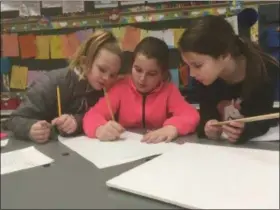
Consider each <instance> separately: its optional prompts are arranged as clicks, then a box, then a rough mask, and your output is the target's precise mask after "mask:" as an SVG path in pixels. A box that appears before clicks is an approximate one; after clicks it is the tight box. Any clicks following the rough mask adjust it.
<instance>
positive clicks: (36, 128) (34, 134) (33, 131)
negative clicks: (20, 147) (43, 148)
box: [29, 120, 51, 143]
mask: <svg viewBox="0 0 280 210" xmlns="http://www.w3.org/2000/svg"><path fill="white" fill-rule="evenodd" d="M50 133H51V125H50V124H49V123H48V122H47V121H45V120H41V121H38V122H36V123H34V124H33V125H32V126H31V128H30V131H29V137H30V138H31V139H32V140H33V141H35V142H37V143H45V142H47V141H48V140H49V137H50Z"/></svg>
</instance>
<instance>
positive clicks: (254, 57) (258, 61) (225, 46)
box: [178, 15, 279, 97]
mask: <svg viewBox="0 0 280 210" xmlns="http://www.w3.org/2000/svg"><path fill="white" fill-rule="evenodd" d="M178 45H179V49H180V51H182V52H195V53H199V54H204V55H209V56H211V57H213V58H215V59H217V58H219V57H220V56H222V55H226V54H231V55H232V56H233V57H238V56H240V55H244V56H245V58H246V62H247V66H246V77H245V79H244V85H243V89H242V96H243V97H247V96H249V95H250V93H251V91H252V90H253V89H254V88H255V87H256V86H258V85H260V84H261V83H263V82H264V81H266V80H267V79H268V77H267V69H266V66H265V62H264V61H268V62H271V63H274V64H275V65H279V64H278V62H277V61H276V60H275V59H274V58H273V57H271V56H270V55H268V54H266V53H264V52H263V51H262V50H261V48H260V47H259V46H258V45H257V44H255V43H253V42H251V41H250V40H245V39H242V38H240V37H239V36H238V35H236V34H235V32H234V30H233V28H232V26H231V25H230V23H228V22H227V21H226V20H225V19H224V18H223V17H221V16H213V15H209V16H205V17H203V18H201V19H199V20H197V21H195V22H193V25H191V27H190V28H189V29H188V30H186V31H185V32H184V33H183V34H182V36H181V38H180V39H179V43H178Z"/></svg>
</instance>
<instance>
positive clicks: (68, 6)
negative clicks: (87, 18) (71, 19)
mask: <svg viewBox="0 0 280 210" xmlns="http://www.w3.org/2000/svg"><path fill="white" fill-rule="evenodd" d="M84 10H85V5H84V1H67V0H63V1H62V12H63V13H75V12H83V11H84Z"/></svg>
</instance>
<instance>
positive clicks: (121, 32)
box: [112, 27, 125, 42]
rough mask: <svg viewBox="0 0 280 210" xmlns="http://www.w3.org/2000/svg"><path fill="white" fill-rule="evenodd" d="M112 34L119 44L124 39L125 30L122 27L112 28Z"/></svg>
mask: <svg viewBox="0 0 280 210" xmlns="http://www.w3.org/2000/svg"><path fill="white" fill-rule="evenodd" d="M112 33H113V34H114V36H115V37H116V38H117V39H118V40H119V42H121V41H122V40H123V38H124V34H125V28H124V27H121V28H112Z"/></svg>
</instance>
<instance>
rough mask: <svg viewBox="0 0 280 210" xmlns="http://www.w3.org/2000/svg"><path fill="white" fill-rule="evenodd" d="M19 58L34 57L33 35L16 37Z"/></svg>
mask: <svg viewBox="0 0 280 210" xmlns="http://www.w3.org/2000/svg"><path fill="white" fill-rule="evenodd" d="M18 40H19V46H20V56H21V58H33V57H36V53H37V49H36V48H37V47H36V36H35V35H34V34H27V35H21V36H19V37H18Z"/></svg>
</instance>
